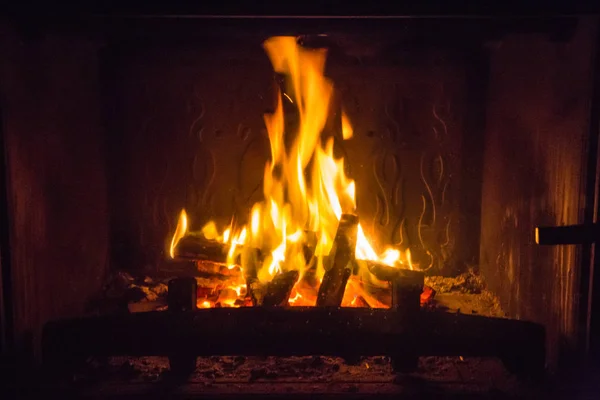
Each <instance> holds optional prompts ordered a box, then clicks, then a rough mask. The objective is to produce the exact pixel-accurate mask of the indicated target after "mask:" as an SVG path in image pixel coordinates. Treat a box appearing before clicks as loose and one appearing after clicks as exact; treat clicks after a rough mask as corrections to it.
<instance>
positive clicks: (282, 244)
mask: <svg viewBox="0 0 600 400" xmlns="http://www.w3.org/2000/svg"><path fill="white" fill-rule="evenodd" d="M264 48H265V50H266V52H267V54H268V56H269V58H270V60H271V63H272V65H273V68H274V70H275V72H277V73H280V74H282V75H284V76H285V77H286V88H285V89H284V91H283V92H280V93H278V100H277V105H276V108H275V111H274V113H273V114H266V115H265V116H264V122H265V126H266V128H267V132H268V135H269V141H270V145H271V159H270V160H268V161H267V162H266V165H265V170H264V182H263V194H264V201H262V202H260V203H257V204H255V205H254V206H253V207H252V210H251V212H250V218H249V226H248V227H247V226H229V227H227V228H226V229H225V230H224V231H223V233H222V234H220V233H219V230H218V229H217V226H216V225H215V223H214V222H212V221H211V222H208V223H207V224H206V225H205V226H204V227H203V228H202V235H203V236H204V237H206V238H207V239H211V240H216V241H218V242H221V243H224V244H227V245H228V246H229V251H228V253H227V265H228V266H229V267H232V266H234V265H235V263H236V257H237V256H238V255H239V254H240V252H243V251H244V249H245V248H253V249H260V251H261V253H262V254H263V255H264V259H263V260H262V264H261V265H259V266H258V271H257V274H258V279H259V281H260V282H261V283H265V284H266V283H267V282H269V281H271V279H272V278H273V277H274V276H275V275H276V274H278V273H280V272H285V271H289V270H297V271H299V272H300V280H299V281H298V283H297V284H296V286H295V287H294V289H293V291H292V293H291V296H290V299H289V304H291V305H314V304H315V299H316V290H315V287H314V286H315V285H314V284H313V285H312V286H311V285H309V284H307V282H306V281H305V280H303V277H305V275H307V276H308V275H309V271H310V274H311V276H312V279H313V282H316V281H318V282H319V283H320V282H321V281H322V278H323V273H324V270H325V265H327V264H326V262H327V260H326V256H327V255H328V254H329V252H330V251H331V248H332V244H333V239H334V237H335V234H336V230H337V227H338V223H339V220H340V217H341V215H342V214H343V213H355V211H356V186H355V182H354V181H353V180H352V179H350V178H349V177H347V176H346V175H345V173H344V160H343V159H342V158H339V159H336V158H335V157H334V138H333V137H328V138H325V137H323V135H322V131H323V128H324V126H325V123H326V121H327V118H328V116H329V114H330V113H329V105H330V100H331V97H332V94H333V85H332V83H331V82H330V81H329V80H328V79H327V78H326V77H325V76H324V67H325V60H326V51H325V50H322V49H319V50H314V49H306V48H302V47H300V46H299V45H298V44H297V43H296V38H294V37H273V38H270V39H268V40H267V41H266V42H265V43H264ZM284 102H287V103H291V104H293V106H294V107H296V108H297V111H298V114H299V118H298V124H297V126H295V127H294V128H290V127H289V126H287V125H286V123H285V122H286V121H285V119H284V112H283V104H284ZM288 125H289V124H288ZM340 129H341V132H340V134H341V136H342V138H343V139H344V140H347V139H350V138H352V135H353V130H352V126H351V124H350V120H349V119H348V117H347V116H346V114H345V113H343V112H342V113H341V128H340ZM288 130H291V131H288ZM188 223H189V222H188V219H187V216H186V213H185V210H183V211H182V212H181V215H180V217H179V222H178V225H177V229H176V230H175V234H174V235H173V238H172V241H171V248H170V254H171V257H173V254H174V248H175V246H176V245H177V242H178V241H179V240H180V239H181V238H182V237H183V236H184V234H185V233H186V232H187V231H188ZM310 237H312V238H313V239H312V240H313V243H311V239H310ZM307 247H308V248H312V250H313V253H314V257H313V258H312V259H311V260H310V261H307V259H306V257H305V249H306V248H307ZM355 256H356V259H357V260H371V261H379V262H381V263H384V264H386V265H389V266H399V265H400V264H405V265H407V266H408V267H410V268H411V269H412V262H411V260H410V253H409V252H408V251H406V252H402V251H401V250H399V249H393V248H388V249H386V250H385V251H384V252H383V253H382V254H381V256H380V255H378V254H377V252H376V251H375V250H374V248H373V246H372V245H371V243H370V242H369V240H368V239H367V237H366V235H365V233H364V230H363V228H362V226H360V224H359V225H358V235H357V243H356V249H355ZM243 260H244V257H242V269H243V270H245V269H246V268H247V267H248V266H247V265H244V261H243ZM359 268H360V273H359V275H358V276H353V277H352V278H351V280H350V281H349V282H348V285H347V289H346V292H347V293H346V294H347V296H345V297H344V298H345V299H349V301H348V302H346V303H347V304H343V305H350V306H352V305H356V304H357V301H359V300H357V299H358V298H359V296H360V298H361V299H363V300H360V301H365V302H367V303H368V305H369V306H371V307H384V305H383V304H382V303H380V302H378V301H377V300H375V299H373V298H370V296H369V295H368V293H366V292H365V290H364V289H363V285H362V282H363V281H364V282H370V283H371V284H372V285H379V286H384V285H386V284H385V283H384V282H380V281H377V280H376V279H375V278H373V277H372V276H371V275H370V273H369V272H368V271H367V268H365V267H364V266H361V263H360V262H359ZM317 288H318V286H317ZM243 289H244V293H243V292H242V286H241V285H238V286H235V287H234V288H233V289H232V288H231V287H230V288H228V289H227V290H224V291H225V292H227V293H229V294H228V295H224V298H223V299H222V300H220V303H221V305H223V306H233V305H234V304H235V300H236V298H239V297H240V296H242V295H243V294H245V287H244V288H243ZM228 290H231V291H228ZM348 296H349V297H348ZM211 306H214V305H213V304H212V303H210V302H208V301H203V302H201V303H200V302H199V307H211Z"/></svg>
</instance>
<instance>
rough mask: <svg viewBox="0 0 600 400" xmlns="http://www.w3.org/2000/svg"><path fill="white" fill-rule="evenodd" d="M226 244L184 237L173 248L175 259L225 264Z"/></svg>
mask: <svg viewBox="0 0 600 400" xmlns="http://www.w3.org/2000/svg"><path fill="white" fill-rule="evenodd" d="M228 250H229V245H228V244H226V243H221V242H217V241H216V240H209V239H206V238H205V237H202V236H197V235H186V236H184V237H182V238H181V240H180V241H179V242H178V243H177V246H175V251H174V253H175V258H176V259H187V260H208V261H212V262H215V263H225V262H227V251H228Z"/></svg>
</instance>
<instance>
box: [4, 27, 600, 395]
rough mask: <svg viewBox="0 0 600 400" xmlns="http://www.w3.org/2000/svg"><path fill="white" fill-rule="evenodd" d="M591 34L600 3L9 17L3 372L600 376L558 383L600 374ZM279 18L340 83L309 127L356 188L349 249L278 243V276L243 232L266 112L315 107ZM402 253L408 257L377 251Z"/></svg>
mask: <svg viewBox="0 0 600 400" xmlns="http://www.w3.org/2000/svg"><path fill="white" fill-rule="evenodd" d="M598 27H599V24H598V18H597V17H592V16H577V17H575V16H564V17H563V16H554V17H518V18H517V17H502V18H499V17H478V18H433V17H428V18H416V17H415V18H407V17H398V18H391V17H387V18H382V17H378V18H375V17H373V18H292V17H278V18H267V17H262V18H258V17H256V18H231V17H229V18H227V17H214V16H213V17H199V16H195V17H192V16H188V17H174V16H154V17H147V16H146V17H139V16H138V17H127V16H94V17H86V18H64V19H63V18H38V19H35V21H33V20H28V19H14V20H13V19H5V20H0V30H1V31H0V49H2V50H1V52H2V54H3V55H4V56H3V57H2V58H1V59H0V84H1V86H0V118H1V119H0V122H1V125H0V128H1V132H0V133H1V138H2V142H1V143H0V145H1V147H2V150H3V171H2V172H3V173H2V180H1V181H0V189H1V192H0V195H1V196H0V197H2V199H1V203H0V208H1V210H0V211H1V212H2V213H3V214H2V215H1V216H0V217H1V218H0V223H1V224H2V227H1V229H2V232H3V234H2V235H1V237H0V239H1V240H0V252H1V265H0V267H1V271H2V275H1V280H0V283H1V285H0V289H1V294H2V296H1V299H0V306H1V311H2V313H1V317H2V318H1V323H2V325H1V328H2V354H3V360H6V361H3V362H2V364H3V365H2V367H3V369H4V370H5V371H11V373H13V372H14V374H15V379H14V382H15V383H14V384H13V386H12V387H11V389H10V390H13V393H20V394H21V397H22V398H24V397H27V396H34V395H35V393H37V394H39V393H42V391H44V393H47V392H48V391H51V392H52V393H61V394H63V395H74V396H77V397H83V398H88V397H97V396H100V397H102V396H105V397H106V398H109V397H110V398H116V397H129V396H134V395H135V396H137V395H144V396H150V397H152V396H154V397H157V396H158V397H165V396H166V397H168V396H171V395H177V396H185V397H197V398H209V397H210V398H213V397H219V398H234V397H235V398H237V397H243V396H246V395H255V396H256V395H257V396H263V397H272V398H279V397H283V396H285V397H290V396H292V397H294V396H296V397H305V396H324V397H323V398H325V397H327V396H334V395H335V396H343V397H348V398H371V396H372V397H373V398H374V397H378V398H388V397H389V398H392V397H397V396H399V395H404V396H408V397H410V396H413V397H415V398H416V397H419V396H422V395H438V396H442V398H504V397H502V396H506V397H507V398H508V397H519V396H521V397H523V398H536V397H538V396H541V395H542V393H543V395H544V396H546V397H551V396H552V395H565V396H573V395H582V396H583V395H586V394H588V393H592V392H593V391H594V390H596V389H594V388H592V386H589V385H588V384H587V383H586V384H580V383H578V384H576V385H575V384H573V385H568V384H567V383H566V382H571V378H570V377H571V376H572V371H574V370H576V371H580V370H581V369H584V370H586V374H588V375H593V376H596V375H594V374H597V371H599V369H597V367H595V366H594V364H588V363H589V362H593V360H594V357H596V356H595V355H596V354H597V349H598V345H599V344H600V342H599V341H598V339H597V336H598V335H599V332H600V329H598V323H599V322H598V320H599V318H597V316H596V318H594V317H595V316H594V313H593V312H592V310H594V311H595V313H596V314H598V309H599V307H600V306H598V293H597V292H598V290H597V289H598V285H594V283H596V282H598V274H596V275H594V266H595V265H597V263H598V261H597V256H596V257H595V255H594V243H595V242H597V240H598V225H597V214H598V177H599V171H600V169H599V167H598V131H599V130H598V127H599V126H600V125H599V120H598V118H599V115H600V106H599V104H600V84H599V82H600V78H599V76H600V75H599V73H598V72H599V70H598V65H597V63H596V56H597V52H598V47H597V46H598V40H597V37H598V32H599V31H598ZM281 37H284V38H288V39H290V40H291V41H290V43H292V42H293V43H295V46H297V47H294V49H295V50H294V51H296V53H290V54H294V55H296V56H297V57H299V58H301V57H300V56H298V54H301V53H298V52H301V51H306V52H311V51H313V52H315V54H316V53H317V52H318V51H319V49H326V63H325V66H324V72H323V74H324V77H325V78H326V81H327V82H331V83H332V88H333V89H332V90H333V91H332V95H331V99H330V101H328V102H327V104H329V108H328V115H326V116H325V117H324V119H323V121H324V122H323V126H322V127H318V128H316V131H317V133H318V134H319V135H321V136H322V137H324V138H325V137H327V138H328V139H331V141H332V143H333V146H332V148H331V149H332V153H331V154H332V155H333V156H334V157H335V158H336V159H339V158H341V157H343V159H344V166H343V167H344V168H343V170H342V171H341V172H340V174H343V175H344V176H347V177H348V178H349V179H352V181H353V184H352V185H353V186H352V187H353V188H355V197H356V204H355V206H353V207H354V208H352V212H351V213H349V212H348V211H345V210H344V211H340V213H341V217H339V215H338V217H337V220H336V221H335V222H336V226H335V227H334V230H333V231H332V232H333V233H335V235H331V240H332V242H333V245H332V250H331V252H329V255H330V256H329V258H327V254H326V253H324V255H323V256H320V255H317V253H318V250H315V248H314V247H313V248H312V249H310V255H309V256H307V255H306V251H307V250H306V249H307V248H309V247H310V246H309V245H307V244H304V247H303V248H302V250H301V251H300V253H301V254H304V257H305V258H304V259H303V260H305V261H306V265H307V267H306V268H307V269H306V271H304V270H301V271H300V272H298V271H297V270H295V269H294V268H291V267H289V265H290V264H286V263H285V262H283V264H280V266H281V265H283V267H281V268H282V269H280V270H278V271H279V272H276V273H273V272H272V271H271V269H269V273H270V274H271V275H270V277H269V278H268V279H267V280H265V279H263V278H262V277H261V279H260V281H261V282H258V280H259V279H258V276H260V273H259V275H256V271H255V274H254V275H252V274H250V273H249V272H248V271H249V270H250V267H249V266H250V265H255V264H253V263H258V261H256V260H254V259H251V258H248V257H254V256H256V257H260V260H261V261H260V262H261V263H263V264H261V265H262V266H261V267H258V268H263V269H262V271H265V270H266V266H265V265H266V264H267V261H265V260H271V261H273V260H275V250H274V248H275V246H272V247H270V248H269V251H272V252H273V255H269V254H267V255H266V256H265V255H264V254H262V253H264V251H263V252H262V253H261V252H260V249H251V248H250V247H251V246H250V244H249V243H250V240H248V241H247V242H244V243H242V242H241V241H240V242H239V243H238V250H237V251H239V253H240V255H239V258H235V257H232V256H231V255H230V253H231V254H233V251H234V250H232V249H234V248H235V247H236V246H235V245H231V243H233V241H235V240H241V239H239V238H240V232H241V227H242V226H248V232H250V227H251V226H252V227H254V220H252V217H251V211H252V210H254V208H253V207H254V205H255V204H257V203H260V202H261V201H263V199H264V198H265V193H267V191H268V190H267V189H266V187H267V185H271V183H268V179H267V180H266V179H265V176H267V172H265V171H267V170H268V167H267V168H266V167H265V164H266V163H267V162H269V160H273V163H275V161H274V158H275V156H274V154H275V150H274V144H273V140H272V139H271V140H270V136H271V132H270V131H269V129H271V128H270V127H268V126H266V122H265V121H268V120H266V119H265V117H264V116H265V114H267V115H277V113H278V104H279V105H281V104H282V103H281V102H283V106H282V111H281V113H282V114H281V115H285V124H287V125H282V129H284V130H286V133H285V134H286V135H287V134H288V132H287V130H290V131H293V130H294V129H295V128H294V126H295V127H296V128H297V126H302V118H303V114H302V111H298V110H301V103H302V101H306V99H304V100H302V99H300V98H299V97H298V98H296V97H294V94H293V93H292V92H291V91H289V85H291V83H290V82H295V81H294V76H293V74H292V75H286V74H285V73H282V72H281V71H276V69H277V68H274V65H275V62H274V61H273V60H274V59H276V57H275V58H273V57H271V58H270V56H271V55H270V54H267V51H266V50H265V49H266V48H268V46H265V43H267V42H266V41H268V40H272V38H281ZM297 49H300V50H297ZM311 54H312V53H311ZM286 60H287V59H286ZM286 62H288V64H289V65H293V60H292V61H290V60H287V61H286ZM283 65H287V64H285V63H283ZM289 68H290V69H291V70H293V68H292V67H289ZM310 68H311V67H310V66H307V64H300V70H299V71H300V72H298V74H300V75H301V76H302V77H304V78H305V76H307V75H302V74H308V72H306V71H309V70H310ZM304 78H303V79H304ZM306 79H308V78H306ZM319 79H320V77H319ZM319 82H320V81H319ZM286 85H288V86H286ZM286 87H287V88H288V89H286ZM307 87H308V86H307ZM307 90H308V89H307ZM288 93H289V94H290V95H289V96H288ZM311 93H312V92H311ZM296 95H297V96H299V95H298V93H296ZM286 96H287V97H286ZM312 96H317V97H318V96H324V95H323V92H319V93H318V94H316V95H314V94H313V95H312ZM286 98H287V100H286ZM294 100H296V101H294ZM290 121H291V122H290ZM299 121H300V122H299ZM347 121H349V123H350V125H351V130H352V134H351V136H349V137H347V135H346V126H347ZM294 124H296V125H294ZM298 124H299V125H298ZM299 131H302V129H299ZM298 135H300V134H298ZM288 136H289V135H288ZM285 140H288V141H291V140H293V139H289V138H286V139H284V141H285ZM323 143H325V139H323ZM282 146H284V147H285V146H288V148H289V146H290V144H289V143H288V142H286V143H285V144H284V145H282ZM315 154H316V153H315ZM290 157H291V156H290ZM315 157H316V156H315ZM315 159H316V158H314V159H312V161H310V163H312V164H310V165H313V164H314V163H316V161H314V160H315ZM304 167H305V168H306V169H308V168H309V167H307V166H306V165H305V166H304ZM311 168H312V167H311ZM273 171H275V169H273ZM303 172H304V173H306V171H305V170H304V171H303ZM272 174H273V175H272V176H274V177H275V178H278V177H279V176H280V172H278V171H275V172H273V173H272ZM353 190H354V189H353ZM290 193H291V192H290ZM340 193H341V192H340ZM353 193H354V192H353ZM286 196H288V197H285V196H284V197H285V198H286V200H285V201H288V200H289V198H291V197H292V194H286ZM340 197H341V195H340ZM289 201H290V202H293V200H289ZM267 203H268V202H265V203H264V204H267ZM342 203H343V201H340V204H342ZM261 204H262V203H261ZM272 204H273V203H272ZM342 206H344V204H342ZM265 207H267V206H265ZM273 207H274V206H272V205H271V208H270V210H271V216H272V215H274V214H273ZM341 208H343V207H341ZM181 210H185V213H186V214H185V215H186V220H185V221H186V222H185V225H186V230H185V233H186V235H183V236H181V237H178V236H177V232H179V230H180V229H182V228H181V227H182V213H181ZM282 215H283V214H282ZM321 217H322V216H321ZM272 218H273V221H275V217H272ZM338 220H339V225H338V224H337V221H338ZM209 222H212V223H214V226H216V227H218V230H219V232H220V233H219V235H221V236H219V239H218V240H213V238H210V237H208V234H207V232H208V230H207V228H206V229H205V228H203V227H206V226H207V224H208V223H209ZM188 223H189V226H188ZM357 224H358V225H357ZM357 226H358V229H359V232H360V233H359V234H358V239H357V233H356V232H357V231H356V230H357ZM227 227H229V228H230V229H232V232H233V231H235V229H237V235H238V236H237V238H238V239H231V240H230V241H229V242H228V241H227V240H229V239H226V238H225V237H229V233H227V236H225V234H224V233H223V230H224V229H226V228H227ZM236 227H237V228H236ZM252 229H254V228H252ZM265 229H266V228H265ZM198 232H202V235H203V236H202V235H200V234H199V233H198ZM265 232H266V231H265ZM283 232H284V233H283V237H284V238H285V237H286V236H285V235H286V233H285V232H286V231H285V227H284V230H283ZM306 232H308V231H305V234H306V237H308V233H306ZM300 233H302V232H300V231H299V234H300ZM313 233H314V232H313ZM231 234H233V233H231ZM264 235H266V233H264ZM353 235H354V236H353ZM361 235H363V236H364V237H366V238H367V239H368V240H369V241H370V243H371V245H372V247H373V249H374V250H375V252H376V253H377V254H376V255H375V256H373V257H371V258H369V259H365V258H364V256H360V255H359V251H358V249H359V247H360V242H361V240H362V239H361ZM254 237H258V235H257V234H255V236H254ZM265 237H266V236H265ZM287 237H288V238H290V237H291V236H287ZM303 237H304V236H303ZM221 238H225V239H222V240H221ZM219 240H221V242H219ZM285 240H288V242H287V243H288V248H290V247H293V246H292V244H290V243H292V242H293V240H292V239H285ZM303 240H304V239H303ZM318 240H320V239H317V241H318ZM322 240H324V239H322ZM357 240H358V242H359V245H356V243H357ZM284 243H285V241H284ZM306 243H309V241H308V239H306ZM319 243H320V242H319ZM186 245H187V247H185V246H186ZM211 246H212V247H211ZM184 247H185V248H184ZM213 247H214V248H218V251H216V252H215V251H214V248H213ZM386 247H391V248H394V249H395V250H397V252H398V254H400V256H399V257H400V260H401V261H398V260H396V261H394V262H390V263H388V262H387V261H385V260H384V258H383V256H380V255H381V254H383V250H384V249H385V248H386ZM284 248H285V247H284ZM317 248H318V245H317ZM190 249H191V250H190ZM228 249H229V251H230V253H228ZM240 249H241V250H240ZM254 250H256V251H254ZM263 250H264V249H263ZM302 251H304V253H302ZM236 254H237V253H236ZM259 255H260V256H259ZM265 257H266V258H265ZM269 257H271V258H269ZM288 258H289V257H288ZM232 260H233V261H232ZM249 260H250V261H249ZM252 260H254V261H252ZM309 260H312V261H311V262H309ZM317 260H318V261H317ZM323 260H324V261H323ZM302 262H304V261H302ZM321 262H322V264H319V263H321ZM311 263H312V264H311ZM309 264H310V265H319V268H320V266H321V265H322V266H323V270H324V271H323V272H322V274H323V275H322V276H321V279H322V282H320V283H314V282H316V280H318V276H317V277H316V278H315V276H312V275H310V274H311V273H314V271H313V270H312V269H310V268H309V267H308V265H309ZM271 265H275V264H274V261H273V262H272V264H271ZM286 266H288V267H286ZM277 268H280V267H277ZM336 268H339V271H338V270H337V269H336ZM316 269H317V267H314V270H316ZM311 271H313V272H311ZM259 272H260V271H259ZM338 272H339V274H338ZM344 274H345V275H344ZM371 275H372V276H375V277H376V278H377V279H376V281H377V282H380V284H378V285H373V286H369V285H370V284H369V283H367V281H369V282H370V279H372V277H371V278H368V279H367V278H364V277H365V276H371ZM311 276H312V279H313V286H311V288H309V289H310V290H312V292H311V291H310V290H309V289H307V291H306V292H303V291H301V290H300V285H301V284H302V283H306V282H308V280H309V278H310V277H311ZM315 279H316V280H315ZM254 282H256V286H254ZM340 282H342V283H341V289H340ZM381 282H383V283H381ZM594 286H595V287H594ZM358 287H360V290H359V289H357V288H358ZM594 289H596V291H594ZM340 290H341V292H340ZM309 292H310V293H312V294H313V295H314V299H312V300H306V298H307V296H308V295H307V293H309ZM299 298H301V299H304V300H301V301H299V300H298V299H299ZM582 366H586V367H585V368H583V367H582ZM590 371H591V372H590ZM594 371H595V372H594ZM567 376H568V377H569V378H567ZM583 376H584V374H579V373H578V375H577V377H578V379H580V380H582V379H584V378H582V377H583ZM585 376H587V375H585ZM33 382H35V384H33ZM578 382H579V381H578ZM569 398H572V397H569ZM575 398H579V397H575Z"/></svg>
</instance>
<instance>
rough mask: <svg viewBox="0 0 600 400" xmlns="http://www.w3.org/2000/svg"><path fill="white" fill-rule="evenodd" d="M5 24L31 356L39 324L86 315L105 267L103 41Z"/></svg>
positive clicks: (24, 333) (17, 326)
mask: <svg viewBox="0 0 600 400" xmlns="http://www.w3.org/2000/svg"><path fill="white" fill-rule="evenodd" d="M0 29H1V34H0V37H1V38H2V40H1V41H0V46H1V49H2V54H3V55H4V56H3V57H2V60H1V62H0V76H1V78H2V79H1V80H2V87H1V95H2V114H3V115H2V118H3V132H4V136H5V137H4V140H5V147H6V148H5V152H6V159H7V165H6V170H7V181H8V204H9V235H10V250H11V254H10V256H11V272H12V274H11V275H12V276H11V282H10V284H11V288H12V293H13V304H12V307H13V312H14V330H15V333H16V335H15V339H16V341H17V343H16V345H17V346H18V348H19V350H20V351H21V352H26V354H32V355H35V354H36V351H37V343H38V342H39V334H40V329H41V328H42V326H43V324H44V323H45V322H46V321H48V320H50V319H57V318H64V317H73V316H77V315H81V314H82V312H83V311H84V307H85V304H86V302H87V301H88V300H89V298H90V296H92V295H93V294H96V293H98V292H99V290H100V288H101V285H102V282H103V279H104V278H105V273H106V272H107V261H108V260H107V255H108V214H107V204H106V176H105V172H104V171H105V161H104V143H103V140H104V138H103V130H102V125H101V119H100V107H99V96H98V92H99V87H98V79H97V78H98V68H97V63H98V61H97V59H98V57H97V45H96V44H95V43H93V42H92V41H90V40H88V39H85V38H82V37H75V36H72V35H71V36H70V35H59V34H37V35H36V34H33V35H23V34H22V33H23V32H22V31H17V30H16V29H14V27H12V26H6V25H5V26H0ZM3 256H4V255H3Z"/></svg>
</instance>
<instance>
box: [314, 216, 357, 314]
mask: <svg viewBox="0 0 600 400" xmlns="http://www.w3.org/2000/svg"><path fill="white" fill-rule="evenodd" d="M357 234H358V216H356V215H353V214H342V217H341V218H340V223H339V225H338V229H337V232H336V235H335V238H334V240H333V246H332V249H331V253H330V254H329V256H330V258H331V259H332V265H331V268H330V269H328V270H327V271H326V272H325V275H324V276H323V282H322V283H321V286H320V287H319V293H318V295H317V306H319V307H325V306H326V307H339V306H340V305H341V304H342V298H343V297H344V291H345V290H346V283H347V282H348V278H349V277H350V274H351V273H352V268H353V266H352V264H351V261H352V260H353V259H354V249H355V248H356V236H357Z"/></svg>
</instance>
